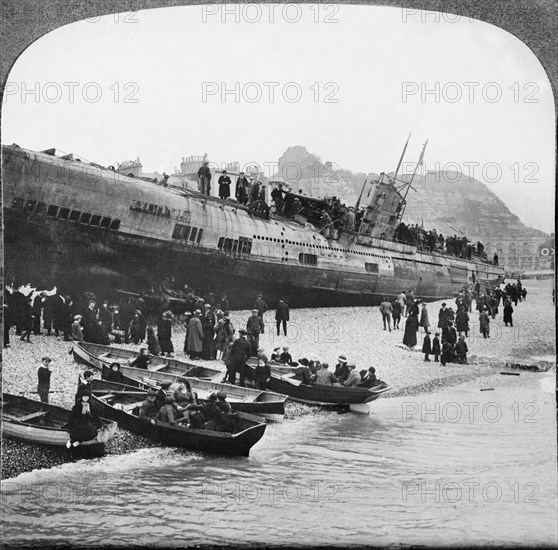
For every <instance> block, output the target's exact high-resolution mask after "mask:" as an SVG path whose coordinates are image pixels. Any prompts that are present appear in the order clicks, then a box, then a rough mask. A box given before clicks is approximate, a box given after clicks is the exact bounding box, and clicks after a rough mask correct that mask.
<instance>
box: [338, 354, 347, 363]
mask: <svg viewBox="0 0 558 550" xmlns="http://www.w3.org/2000/svg"><path fill="white" fill-rule="evenodd" d="M337 360H338V361H339V362H340V363H346V362H347V358H346V357H345V356H344V355H340V356H339V357H338V358H337Z"/></svg>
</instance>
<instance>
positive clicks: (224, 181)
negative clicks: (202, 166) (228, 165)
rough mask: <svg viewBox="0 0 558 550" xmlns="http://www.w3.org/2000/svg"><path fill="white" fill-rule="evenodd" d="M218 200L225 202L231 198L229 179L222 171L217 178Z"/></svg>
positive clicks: (225, 172) (224, 171)
mask: <svg viewBox="0 0 558 550" xmlns="http://www.w3.org/2000/svg"><path fill="white" fill-rule="evenodd" d="M218 183H219V198H220V199H223V200H226V199H228V198H229V197H230V196H231V178H229V176H228V174H227V171H226V170H223V173H222V175H221V176H220V177H219V181H218Z"/></svg>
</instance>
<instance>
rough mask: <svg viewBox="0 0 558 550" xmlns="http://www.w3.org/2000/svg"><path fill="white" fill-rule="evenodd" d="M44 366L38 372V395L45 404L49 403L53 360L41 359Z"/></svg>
mask: <svg viewBox="0 0 558 550" xmlns="http://www.w3.org/2000/svg"><path fill="white" fill-rule="evenodd" d="M41 362H42V365H41V366H40V367H39V369H38V370H37V378H38V383H37V393H38V394H39V397H40V398H41V401H42V402H43V403H48V392H49V390H50V375H51V374H52V371H51V370H50V364H51V363H52V359H51V358H50V357H43V358H42V359H41Z"/></svg>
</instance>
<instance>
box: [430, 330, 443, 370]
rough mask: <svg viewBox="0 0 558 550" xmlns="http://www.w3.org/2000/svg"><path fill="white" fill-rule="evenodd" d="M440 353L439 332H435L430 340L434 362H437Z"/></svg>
mask: <svg viewBox="0 0 558 550" xmlns="http://www.w3.org/2000/svg"><path fill="white" fill-rule="evenodd" d="M440 353H441V348H440V333H439V332H437V333H436V334H434V340H432V354H433V355H434V361H436V363H437V362H438V358H439V357H440Z"/></svg>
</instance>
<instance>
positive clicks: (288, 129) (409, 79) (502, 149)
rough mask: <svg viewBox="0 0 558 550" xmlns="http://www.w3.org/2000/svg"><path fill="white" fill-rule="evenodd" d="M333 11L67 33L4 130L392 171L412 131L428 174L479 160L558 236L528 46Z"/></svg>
mask: <svg viewBox="0 0 558 550" xmlns="http://www.w3.org/2000/svg"><path fill="white" fill-rule="evenodd" d="M315 8H316V6H315V7H314V9H312V8H311V7H310V6H309V5H291V6H290V7H289V8H288V9H285V7H284V6H283V5H278V6H277V7H275V8H274V13H273V14H272V13H271V9H272V8H271V7H270V6H269V5H267V6H266V5H259V6H258V5H255V6H246V5H240V6H229V9H230V10H231V13H229V14H228V15H225V14H224V12H223V11H222V10H223V9H224V7H223V6H207V7H206V8H203V7H201V6H191V7H181V8H163V9H157V10H147V11H142V12H137V13H134V14H118V15H113V16H106V17H103V18H100V19H95V20H90V21H81V22H78V23H74V24H71V25H68V26H65V27H62V28H60V29H57V30H56V31H54V32H52V33H50V34H48V35H46V36H44V37H43V38H41V39H40V40H38V41H37V42H36V43H35V44H33V45H32V46H31V47H29V48H28V49H27V50H26V51H25V52H24V54H23V55H22V56H21V58H20V59H19V60H18V61H17V62H16V64H15V66H14V68H13V70H12V72H11V73H10V76H9V83H8V86H7V88H6V94H5V97H4V104H3V121H2V142H3V143H8V144H10V143H13V142H15V143H18V144H19V145H20V146H22V147H26V148H29V149H37V150H40V149H45V148H48V147H56V148H58V149H60V150H62V151H64V152H73V153H75V154H78V155H80V156H82V157H84V158H86V159H88V160H91V161H95V162H98V163H101V164H105V165H108V164H114V163H115V162H120V161H124V160H127V159H131V158H136V157H140V159H141V161H142V163H143V166H144V170H145V171H155V170H157V171H163V170H165V171H167V172H172V171H174V169H175V167H178V166H179V164H180V160H181V158H182V157H183V156H188V155H202V154H204V153H208V155H209V158H210V160H212V161H216V162H233V161H238V162H240V163H241V164H242V165H246V164H247V163H251V162H257V163H259V164H260V165H264V163H266V166H267V168H264V169H265V170H266V172H268V171H269V170H270V169H271V168H270V165H271V163H273V162H276V161H277V159H278V157H279V156H280V155H281V154H282V153H283V152H284V151H285V149H286V148H287V147H289V146H292V145H304V146H306V147H307V148H308V150H309V151H310V152H313V153H316V154H318V155H319V156H320V157H321V158H322V160H324V161H332V162H334V163H336V164H337V165H338V166H340V167H343V168H347V169H350V170H353V171H363V172H381V171H386V172H389V171H391V170H394V169H395V166H396V164H397V161H398V159H399V156H400V154H401V149H402V146H403V144H404V143H405V140H406V139H407V135H408V134H409V132H412V138H411V142H410V145H409V148H408V153H407V157H406V160H407V161H409V162H415V161H416V160H417V158H418V156H419V153H420V150H421V147H422V143H423V142H424V141H425V140H426V139H428V140H429V143H428V148H427V150H426V154H425V166H424V168H426V170H436V169H438V170H441V169H444V168H446V169H450V170H455V169H456V168H457V169H461V170H462V171H463V172H465V173H466V174H470V175H472V176H474V177H475V178H476V179H478V180H480V181H483V182H485V183H486V184H487V185H488V187H489V188H490V189H491V190H493V191H494V192H495V193H496V194H498V196H500V197H501V198H502V199H503V200H504V202H505V203H506V204H507V205H508V206H509V208H510V209H511V211H512V212H514V213H515V214H517V215H518V216H520V218H521V219H522V220H523V221H524V222H525V223H527V224H528V225H530V226H532V227H536V228H538V229H542V230H544V231H547V232H552V231H554V192H555V191H554V104H553V101H552V93H551V88H550V85H549V83H548V80H547V77H546V75H545V72H544V70H543V68H542V66H541V64H540V63H539V61H538V60H537V58H536V57H535V55H534V54H533V53H532V52H531V51H530V50H529V49H528V48H527V47H526V46H525V45H524V44H523V43H522V42H521V41H519V40H518V39H516V38H515V37H514V36H512V35H510V34H508V33H507V32H505V31H503V30H501V29H499V28H497V27H494V26H491V25H488V24H486V23H483V22H480V21H474V20H470V19H468V18H461V19H460V20H458V21H454V20H455V18H453V17H449V16H440V17H438V18H437V17H435V16H434V15H433V14H430V15H427V16H425V15H424V14H421V13H408V12H405V11H403V10H402V9H399V8H378V7H367V6H346V5H341V6H339V7H335V6H332V7H329V8H328V7H326V6H323V5H322V6H320V7H319V11H316V9H315ZM204 9H205V12H204ZM234 10H236V12H235V11H234ZM258 19H259V21H258ZM436 19H438V20H436ZM249 20H252V21H255V22H250V21H249ZM328 21H329V22H328ZM452 21H454V22H452ZM237 83H238V84H237ZM266 83H267V84H266ZM272 83H275V84H272ZM289 83H291V84H289ZM467 83H469V84H467ZM246 85H248V86H246ZM225 87H226V88H227V89H228V90H230V91H231V93H229V94H227V95H225V96H224V97H222V91H223V90H224V88H225ZM235 87H236V89H238V90H239V94H238V96H236V97H235V93H234V90H235ZM33 90H34V91H33ZM428 90H430V91H431V93H429V94H426V95H424V96H423V94H422V92H426V91H428ZM204 91H205V97H204ZM271 93H273V96H274V97H273V100H271V99H270V95H271ZM72 95H73V97H72ZM259 95H260V97H258V96H259ZM459 95H461V97H459ZM84 96H85V97H84ZM237 100H238V101H237ZM409 170H410V168H408V169H407V171H409ZM266 175H268V174H266Z"/></svg>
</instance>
